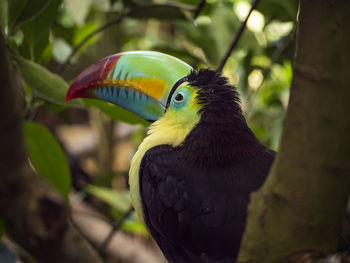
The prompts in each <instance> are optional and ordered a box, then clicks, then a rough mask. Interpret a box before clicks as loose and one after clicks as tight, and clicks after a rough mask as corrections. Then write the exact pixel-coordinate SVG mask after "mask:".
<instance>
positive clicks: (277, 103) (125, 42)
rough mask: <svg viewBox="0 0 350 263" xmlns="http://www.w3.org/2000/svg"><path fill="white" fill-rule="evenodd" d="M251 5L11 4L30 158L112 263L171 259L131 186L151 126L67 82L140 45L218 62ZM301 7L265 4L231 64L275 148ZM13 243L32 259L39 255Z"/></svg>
mask: <svg viewBox="0 0 350 263" xmlns="http://www.w3.org/2000/svg"><path fill="white" fill-rule="evenodd" d="M200 2H202V4H203V3H204V6H203V8H201V7H200V6H198V4H199V3H200ZM251 6H252V3H251V2H250V1H246V0H207V1H198V0H181V1H172V2H166V1H160V0H159V1H156V0H153V1H152V0H64V1H59V0H50V1H46V0H38V1H35V3H34V2H31V1H29V0H28V1H22V0H7V1H6V0H2V1H1V3H0V10H1V14H0V19H1V27H2V31H3V32H4V34H5V36H6V40H7V43H8V47H9V49H10V50H11V53H12V54H13V58H12V60H11V63H12V64H13V65H14V67H15V68H16V70H17V73H18V74H17V81H18V83H19V86H21V87H22V88H23V90H22V92H21V94H22V101H23V115H24V116H25V119H26V124H25V132H26V139H27V146H28V150H29V155H30V160H31V164H32V166H33V168H34V169H36V171H37V172H38V173H39V174H40V175H41V176H42V177H43V178H45V179H46V180H47V181H48V182H49V183H50V184H51V185H52V186H53V187H55V188H56V189H57V190H58V191H59V192H60V193H61V194H62V195H64V196H65V197H66V199H67V202H69V204H70V206H71V221H72V222H73V224H74V225H75V226H76V227H77V228H78V229H79V230H80V231H81V233H82V234H83V235H84V236H85V237H86V238H87V239H88V240H89V241H90V242H91V244H92V245H93V246H94V247H95V248H96V249H97V250H98V251H99V253H100V254H101V255H102V256H103V257H104V258H105V259H106V260H107V261H108V262H130V263H131V262H144V263H147V262H164V259H163V258H162V256H161V253H160V252H159V251H158V249H157V247H156V245H155V244H154V243H153V241H152V239H151V237H150V235H149V234H148V233H147V231H146V229H145V228H144V227H143V225H142V223H141V222H140V221H139V220H138V218H137V216H136V214H135V213H134V211H133V210H132V209H131V205H130V197H129V191H128V183H127V181H128V169H129V164H130V160H131V157H132V156H133V154H134V153H135V151H136V149H137V146H138V145H139V144H140V143H141V141H142V140H143V138H144V137H145V135H146V131H147V125H148V123H146V122H145V121H142V120H141V119H140V118H139V117H137V116H135V115H133V114H131V113H128V112H126V111H125V110H123V109H121V108H118V107H116V106H113V105H111V104H108V103H103V102H96V101H92V100H83V101H76V102H72V104H68V105H66V104H65V103H64V95H65V92H66V90H67V88H68V86H69V83H70V82H71V81H72V80H73V79H74V77H76V76H77V75H78V74H79V73H80V72H81V71H82V70H83V69H85V68H86V67H87V66H89V65H91V64H92V63H94V62H96V61H97V60H99V59H101V58H103V57H105V56H108V55H111V54H114V53H119V52H124V51H130V50H154V51H160V52H164V53H167V54H170V55H173V56H175V57H178V58H179V59H181V60H183V61H185V62H187V63H188V64H190V65H192V66H193V67H194V68H197V69H198V68H202V67H209V68H211V69H216V68H217V67H218V66H219V65H220V63H221V62H222V61H223V57H224V56H225V54H226V52H227V50H228V48H229V46H230V45H231V43H232V39H233V38H234V36H235V34H236V33H237V31H238V29H239V27H240V26H241V24H242V22H243V21H244V20H245V18H246V16H247V14H248V13H249V10H250V8H251ZM297 11H298V4H297V1H292V0H284V1H279V0H263V1H261V2H260V3H259V5H258V7H257V9H256V10H254V11H253V12H252V14H251V16H250V18H249V20H248V22H247V25H246V28H245V31H244V33H243V35H242V36H241V38H240V40H239V43H238V45H237V46H236V47H235V49H234V50H233V52H232V53H231V56H230V57H229V59H228V60H227V62H226V63H225V66H224V68H223V75H224V76H226V77H227V78H228V79H229V80H230V83H231V84H232V85H234V86H236V87H237V89H238V91H239V93H240V97H241V105H242V107H243V111H244V115H245V117H246V118H247V121H248V124H249V126H250V127H251V129H252V130H253V132H254V133H255V134H256V136H257V137H258V138H259V140H260V141H261V142H263V143H264V144H265V145H266V146H268V147H270V148H272V149H274V150H277V149H278V144H279V139H280V135H281V127H282V122H283V118H284V116H285V110H286V107H287V103H288V96H289V88H290V85H291V79H292V59H293V56H294V46H295V24H296V15H297ZM3 240H5V243H6V244H7V245H8V246H9V247H10V248H11V250H12V251H15V253H16V255H17V257H19V258H21V260H22V262H35V261H34V260H33V259H32V258H31V257H30V256H29V255H28V254H27V253H26V252H24V251H23V250H21V249H20V248H19V247H18V246H17V245H16V244H15V243H14V242H11V241H10V240H9V239H8V238H6V236H5V237H4V238H3ZM0 261H1V260H0Z"/></svg>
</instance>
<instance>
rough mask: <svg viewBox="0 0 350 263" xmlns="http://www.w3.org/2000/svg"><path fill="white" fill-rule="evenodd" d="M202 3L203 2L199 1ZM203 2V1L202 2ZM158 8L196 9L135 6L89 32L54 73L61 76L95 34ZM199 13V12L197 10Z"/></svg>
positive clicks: (183, 6)
mask: <svg viewBox="0 0 350 263" xmlns="http://www.w3.org/2000/svg"><path fill="white" fill-rule="evenodd" d="M201 1H203V0H201ZM204 2H205V1H204ZM158 7H170V8H175V9H181V10H188V11H191V12H195V11H196V10H197V9H198V7H196V6H192V5H186V4H181V3H173V2H169V3H161V4H146V5H141V6H137V7H135V8H134V9H132V10H130V11H128V12H126V13H122V14H120V15H119V16H118V17H117V18H115V19H112V20H111V21H108V22H107V23H105V24H104V25H102V26H101V27H99V28H97V29H96V30H95V31H93V32H91V33H90V34H88V35H87V36H86V37H84V38H83V39H82V40H81V41H80V42H79V43H78V44H77V45H76V46H75V47H74V48H73V50H72V53H71V54H70V55H69V56H68V58H67V59H66V62H65V63H63V64H62V65H60V66H59V67H58V68H57V70H56V72H57V73H58V74H61V73H62V72H63V71H64V70H65V68H66V67H67V66H68V65H69V64H70V61H71V59H72V58H73V57H74V55H75V54H76V53H77V52H78V51H79V50H80V49H81V48H82V47H83V46H84V45H85V44H86V42H87V41H89V40H90V39H91V38H92V37H94V36H96V35H97V34H99V33H101V32H103V31H104V30H106V29H107V28H109V27H111V26H113V25H117V24H119V23H120V22H122V21H123V19H124V18H126V17H129V16H133V15H135V14H137V13H138V12H142V11H144V10H146V9H151V8H158ZM199 12H200V10H199Z"/></svg>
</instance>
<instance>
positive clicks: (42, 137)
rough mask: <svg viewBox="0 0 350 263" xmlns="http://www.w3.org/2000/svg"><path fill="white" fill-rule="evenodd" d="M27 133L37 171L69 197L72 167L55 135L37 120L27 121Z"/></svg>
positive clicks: (30, 155) (32, 160) (28, 145)
mask: <svg viewBox="0 0 350 263" xmlns="http://www.w3.org/2000/svg"><path fill="white" fill-rule="evenodd" d="M25 135H26V140H27V147H28V153H29V157H30V160H31V162H32V164H33V166H34V167H35V169H36V170H37V172H38V173H39V174H40V175H41V176H42V177H43V178H45V179H46V180H47V181H48V182H49V183H50V184H51V185H52V186H53V187H55V188H56V189H57V190H58V191H59V192H60V193H61V194H62V195H64V196H65V197H68V194H69V191H70V188H71V175H70V169H69V165H68V161H67V158H66V156H65V154H64V152H63V150H62V148H61V146H60V145H59V144H58V142H57V140H56V139H55V137H54V136H53V135H52V134H51V132H50V131H49V130H48V129H47V128H46V127H44V126H42V125H40V124H38V123H35V122H26V123H25Z"/></svg>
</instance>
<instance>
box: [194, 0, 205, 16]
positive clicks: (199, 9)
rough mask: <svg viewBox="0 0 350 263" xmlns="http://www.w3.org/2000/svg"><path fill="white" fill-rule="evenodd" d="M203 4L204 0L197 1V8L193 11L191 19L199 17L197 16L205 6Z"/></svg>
mask: <svg viewBox="0 0 350 263" xmlns="http://www.w3.org/2000/svg"><path fill="white" fill-rule="evenodd" d="M205 2H206V0H199V1H198V4H197V8H196V10H195V11H194V15H193V19H196V18H197V17H198V16H199V14H200V13H201V11H202V9H203V7H204V5H205Z"/></svg>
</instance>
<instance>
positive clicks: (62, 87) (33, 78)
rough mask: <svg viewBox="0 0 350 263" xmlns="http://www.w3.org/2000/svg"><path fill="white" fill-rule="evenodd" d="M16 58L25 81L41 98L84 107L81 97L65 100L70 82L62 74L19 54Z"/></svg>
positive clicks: (59, 103) (64, 104) (60, 103)
mask: <svg viewBox="0 0 350 263" xmlns="http://www.w3.org/2000/svg"><path fill="white" fill-rule="evenodd" d="M16 59H17V61H18V65H19V70H20V72H21V75H22V77H23V79H24V81H25V82H26V83H27V85H28V86H29V87H30V88H31V89H33V90H35V91H36V92H37V93H38V95H39V96H40V97H41V98H43V99H45V100H47V101H50V102H52V103H56V104H58V105H63V106H70V107H84V104H83V102H82V101H81V100H80V99H76V100H72V101H69V102H68V103H65V102H64V101H65V97H66V93H67V91H68V84H67V83H66V82H65V81H64V80H63V79H62V78H61V77H60V76H58V75H56V74H54V73H52V72H50V71H48V70H47V69H46V68H44V67H43V66H41V65H39V64H37V63H35V62H32V61H30V60H27V59H25V58H23V57H20V56H17V57H16Z"/></svg>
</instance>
